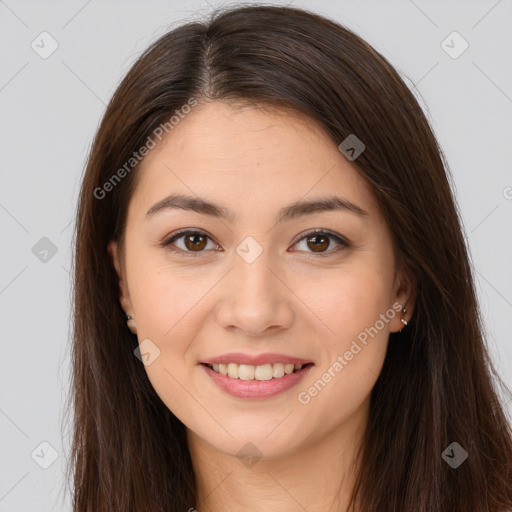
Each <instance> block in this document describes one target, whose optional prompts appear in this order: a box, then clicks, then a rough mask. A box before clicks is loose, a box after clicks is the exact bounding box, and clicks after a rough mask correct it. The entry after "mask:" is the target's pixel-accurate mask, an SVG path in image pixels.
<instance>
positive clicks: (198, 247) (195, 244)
mask: <svg viewBox="0 0 512 512" xmlns="http://www.w3.org/2000/svg"><path fill="white" fill-rule="evenodd" d="M208 241H210V242H211V239H210V237H209V236H208V235H206V234H205V233H202V232H200V231H181V232H180V233H176V234H175V235H173V236H172V237H171V238H169V239H168V240H166V241H165V242H163V243H162V246H163V247H168V249H169V250H170V251H171V252H174V253H181V254H184V255H187V256H188V255H194V253H197V254H199V253H202V252H205V251H204V249H205V248H206V247H207V245H208ZM175 242H176V243H175ZM178 242H180V243H178ZM211 243H212V244H213V242H211ZM213 245H214V246H215V244H213Z"/></svg>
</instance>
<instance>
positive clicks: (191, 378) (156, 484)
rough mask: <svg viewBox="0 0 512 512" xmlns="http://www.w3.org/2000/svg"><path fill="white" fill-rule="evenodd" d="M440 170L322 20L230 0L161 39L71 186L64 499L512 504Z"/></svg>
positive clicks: (359, 54) (379, 84)
mask: <svg viewBox="0 0 512 512" xmlns="http://www.w3.org/2000/svg"><path fill="white" fill-rule="evenodd" d="M448 172H449V171H448V169H447V165H446V163H445V160H444V158H443V155H442V152H441V150H440V148H439V147H438V144H437V142H436V140H435V138H434V135H433V133H432V130H431V128H430V126H429V123H428V121H427V120H426V118H425V116H424V114H423V112H422V110H421V108H420V106H419V105H418V103H417V101H416V100H415V99H414V97H413V95H412V94H411V92H410V91H409V90H408V88H407V87H406V86H405V84H404V83H403V81H402V80H401V79H400V77H399V75H398V74H397V72H396V71H395V70H394V69H393V68H392V66H391V65H390V64H389V62H387V60H386V59H384V58H383V57H382V56H381V55H380V54H379V53H377V52H376V51H375V50H374V49H373V48H371V47H370V46H369V45H368V44H367V43H366V42H364V41H363V40H361V39H360V38H359V37H358V36H356V35H355V34H354V33H352V32H351V31H349V30H348V29H346V28H344V27H342V26H340V25H338V24H336V23H334V22H332V21H330V20H328V19H325V18H323V17H320V16H318V15H315V14H312V13H310V12H306V11H304V10H299V9H294V8H289V7H267V6H256V7H255V6H244V7H238V8H233V9H225V10H224V11H218V12H216V13H215V14H214V15H213V16H212V19H211V20H210V21H209V22H208V23H204V24H202V23H197V22H195V23H188V24H186V25H183V26H181V27H178V28H176V29H174V30H172V31H170V32H169V33H167V34H165V35H164V36H163V37H161V38H160V39H159V40H158V41H156V42H155V43H154V44H153V45H152V46H151V47H150V48H149V49H148V50H147V51H146V52H145V53H144V54H143V55H142V56H141V57H140V58H139V59H138V61H137V62H136V63H135V65H134V66H133V67H132V69H131V70H130V71H129V73H128V74H127V76H126V77H125V78H124V80H123V81H122V83H121V84H120V86H119V87H118V89H117V91H116V92H115V94H114V96H113V98H112V100H111V102H110V104H109V105H108V108H107V110H106V112H105V115H104V118H103V121H102V123H101V125H100V127H99V130H98V133H97V135H96V138H95V140H94V143H93V146H92V149H91V153H90V157H89V160H88V163H87V169H86V172H85V176H84V179H83V184H82V189H81V193H80V199H79V206H78V212H77V223H76V226H77V227H76V232H75V243H76V254H75V311H74V313H75V323H74V345H73V362H74V368H73V393H72V397H73V407H74V419H75V426H74V428H75V430H74V438H73V457H72V461H71V462H72V464H71V465H72V470H73V473H74V475H73V478H74V480H73V483H74V510H75V511H76V512H78V511H86V510H94V511H96V512H99V511H107V510H108V511H144V512H148V511H185V510H189V511H192V510H198V511H199V512H216V511H219V510H223V511H232V510H251V511H260V510H261V511H263V510H265V511H266V510H270V509H272V510H286V511H295V510H297V511H298V510H308V511H310V512H313V511H317V510H322V511H349V510H350V511H364V512H370V511H379V512H385V511H389V512H391V511H401V512H402V511H407V512H409V511H415V512H427V511H428V512H433V511H436V512H447V511H457V512H460V511H468V512H469V511H471V512H484V511H493V512H498V511H505V510H510V509H511V507H512V435H511V429H510V424H509V423H508V422H507V418H506V416H505V412H504V408H503V406H502V405H501V404H500V401H499V398H498V394H497V390H496V389H495V387H494V381H493V378H494V377H496V378H498V380H499V377H498V376H497V375H496V374H495V370H494V368H493V366H492V362H491V361H490V359H489V355H488V352H487V349H486V345H485V341H484V338H483V334H482V332H483V329H482V325H481V320H480V316H479V314H480V313H479V309H478V305H477V301H476V296H475V288H474V282H473V276H472V269H471V266H470V263H469V257H468V251H467V248H466V245H465V240H464V236H463V232H462V229H461V223H460V221H459V216H458V212H457V209H456V206H455V201H454V198H453V195H452V192H451V190H450V184H449V180H448V178H449V174H448Z"/></svg>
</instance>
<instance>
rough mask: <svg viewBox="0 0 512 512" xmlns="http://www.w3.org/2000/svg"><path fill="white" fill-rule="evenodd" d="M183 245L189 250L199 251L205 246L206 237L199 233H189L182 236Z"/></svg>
mask: <svg viewBox="0 0 512 512" xmlns="http://www.w3.org/2000/svg"><path fill="white" fill-rule="evenodd" d="M184 242H185V247H186V248H187V249H190V250H191V251H200V250H201V249H204V248H205V247H206V237H205V236H203V235H201V234H197V233H196V234H190V235H185V237H184Z"/></svg>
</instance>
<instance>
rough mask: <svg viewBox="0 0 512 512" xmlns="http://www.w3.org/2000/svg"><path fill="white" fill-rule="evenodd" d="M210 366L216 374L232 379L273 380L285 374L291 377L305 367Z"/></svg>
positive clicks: (279, 365) (297, 365)
mask: <svg viewBox="0 0 512 512" xmlns="http://www.w3.org/2000/svg"><path fill="white" fill-rule="evenodd" d="M210 366H211V367H213V370H214V371H215V372H217V373H220V374H221V375H226V376H228V377H231V378H232V379H240V380H271V379H272V378H274V379H278V378H280V377H283V376H284V375H285V374H286V375H290V373H293V372H294V371H298V370H300V369H301V368H302V367H303V366H304V365H302V364H292V363H289V364H283V363H274V364H262V365H259V366H253V365H251V364H236V363H226V364H223V363H219V364H212V365H210Z"/></svg>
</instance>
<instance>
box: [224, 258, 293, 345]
mask: <svg viewBox="0 0 512 512" xmlns="http://www.w3.org/2000/svg"><path fill="white" fill-rule="evenodd" d="M265 254H266V253H265V251H264V252H263V253H262V254H261V255H260V256H259V257H258V258H257V259H256V260H255V261H253V262H252V263H247V262H246V261H245V260H244V259H243V258H241V257H239V256H236V257H235V258H234V266H233V268H232V270H231V271H230V272H229V273H228V274H227V275H226V276H225V278H224V279H223V280H222V283H221V284H222V288H221V292H220V293H221V295H220V298H219V303H218V305H217V308H216V318H217V322H218V324H219V325H220V326H221V327H222V328H224V329H228V330H231V331H240V333H241V334H242V335H243V336H246V337H252V338H258V337H262V336H266V335H268V334H270V333H277V332H280V331H282V330H285V329H288V328H289V327H290V326H291V325H292V323H293V319H294V309H293V304H292V301H293V293H292V292H291V291H290V289H289V288H288V287H287V285H286V284H285V282H284V278H283V276H282V275H280V273H279V271H278V270H277V269H274V268H272V267H271V266H270V263H271V262H270V261H269V259H268V258H267V257H266V256H265Z"/></svg>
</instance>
